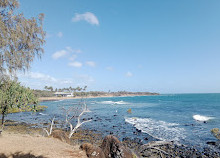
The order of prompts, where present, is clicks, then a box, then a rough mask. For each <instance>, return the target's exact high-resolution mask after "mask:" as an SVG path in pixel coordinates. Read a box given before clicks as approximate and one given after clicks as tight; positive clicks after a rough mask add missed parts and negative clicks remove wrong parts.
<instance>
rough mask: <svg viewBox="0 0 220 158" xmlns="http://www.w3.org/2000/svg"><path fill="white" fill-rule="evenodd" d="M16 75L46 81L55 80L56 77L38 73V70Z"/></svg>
mask: <svg viewBox="0 0 220 158" xmlns="http://www.w3.org/2000/svg"><path fill="white" fill-rule="evenodd" d="M18 77H26V78H29V79H37V80H41V81H47V82H56V81H57V79H56V78H54V77H51V76H50V75H47V74H43V73H39V72H28V73H26V74H21V73H20V74H18Z"/></svg>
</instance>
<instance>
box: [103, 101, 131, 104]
mask: <svg viewBox="0 0 220 158" xmlns="http://www.w3.org/2000/svg"><path fill="white" fill-rule="evenodd" d="M99 103H100V104H111V105H114V104H118V105H119V104H129V103H127V102H124V101H116V102H114V101H102V102H99Z"/></svg>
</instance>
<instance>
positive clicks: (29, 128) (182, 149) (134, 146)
mask: <svg viewBox="0 0 220 158" xmlns="http://www.w3.org/2000/svg"><path fill="white" fill-rule="evenodd" d="M45 125H47V124H45ZM4 130H5V131H7V132H9V133H20V134H29V135H42V136H46V134H45V132H44V131H43V130H42V128H37V127H36V126H35V125H34V124H27V123H24V122H16V121H11V120H7V121H6V122H5V128H4ZM54 130H60V131H62V130H61V129H58V128H55V129H54ZM63 132H64V133H66V132H65V131H63ZM137 132H139V131H137ZM111 134H112V135H113V133H111ZM58 137H59V136H58ZM104 137H105V135H104V134H103V133H102V132H101V131H92V130H86V129H79V130H77V132H76V133H75V134H74V135H73V137H72V138H71V140H70V144H72V145H82V144H85V143H90V144H93V145H94V146H97V147H99V146H101V145H102V142H103V139H104ZM59 138H60V137H59ZM145 139H146V140H147V139H151V138H147V137H146V138H145ZM120 140H121V142H122V144H123V145H124V146H125V147H128V148H129V149H130V150H131V151H132V152H133V153H135V155H136V156H137V157H149V158H155V157H162V158H164V157H166V158H170V157H189V158H191V157H192V158H194V157H201V158H219V157H220V153H219V152H217V151H215V150H214V149H212V148H203V150H198V149H196V147H193V146H186V145H177V144H175V143H173V142H164V141H150V142H148V143H147V144H146V143H144V140H141V139H139V138H134V139H131V138H127V137H125V138H120ZM215 145H216V144H215ZM216 148H218V149H220V146H219V145H218V146H217V147H216Z"/></svg>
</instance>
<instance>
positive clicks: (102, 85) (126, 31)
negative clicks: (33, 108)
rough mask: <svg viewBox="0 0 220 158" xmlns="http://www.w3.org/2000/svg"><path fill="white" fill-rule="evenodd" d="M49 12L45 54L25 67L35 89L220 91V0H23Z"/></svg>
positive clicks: (27, 10)
mask: <svg viewBox="0 0 220 158" xmlns="http://www.w3.org/2000/svg"><path fill="white" fill-rule="evenodd" d="M19 2H20V8H19V11H20V12H23V13H24V15H25V17H27V18H30V17H37V15H38V14H40V13H44V14H45V19H44V30H45V31H46V33H47V35H46V44H45V45H44V50H45V52H44V54H43V55H42V58H41V60H40V59H35V60H34V62H33V63H32V65H31V69H29V71H28V72H26V73H25V74H23V73H19V74H18V77H19V81H20V82H21V83H22V84H23V85H25V86H29V87H31V88H33V89H43V88H44V86H53V87H55V88H62V87H69V86H72V87H77V86H84V85H87V86H88V90H93V91H96V90H97V91H109V90H110V91H121V90H126V91H149V92H158V93H218V92H220V71H219V70H220V9H219V8H220V1H219V0H212V1H207V0H193V1H192V0H178V1H177V0H166V1H165V0H138V1H137V0H120V1H118V0H111V1H105V0H64V1H58V0H20V1H19Z"/></svg>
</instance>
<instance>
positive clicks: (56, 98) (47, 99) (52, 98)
mask: <svg viewBox="0 0 220 158" xmlns="http://www.w3.org/2000/svg"><path fill="white" fill-rule="evenodd" d="M152 95H159V94H152ZM152 95H133V94H126V95H121V96H115V95H112V94H106V95H99V96H87V97H86V98H111V97H131V96H133V97H134V96H152ZM81 98H82V97H80V96H76V97H40V98H39V101H40V102H42V101H56V100H68V99H81ZM84 98H85V97H84Z"/></svg>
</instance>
